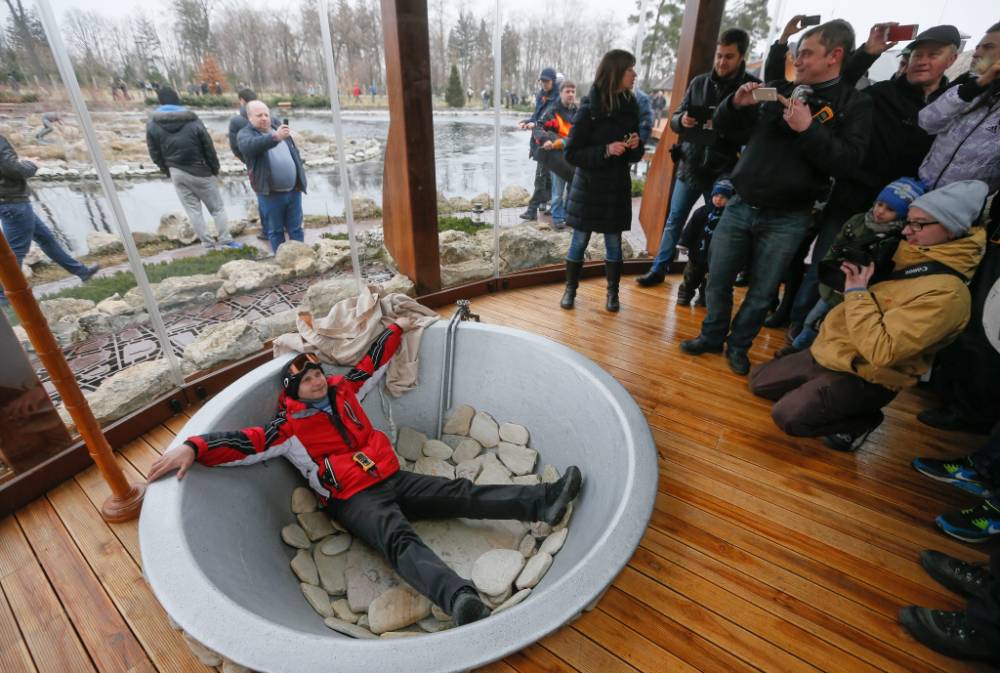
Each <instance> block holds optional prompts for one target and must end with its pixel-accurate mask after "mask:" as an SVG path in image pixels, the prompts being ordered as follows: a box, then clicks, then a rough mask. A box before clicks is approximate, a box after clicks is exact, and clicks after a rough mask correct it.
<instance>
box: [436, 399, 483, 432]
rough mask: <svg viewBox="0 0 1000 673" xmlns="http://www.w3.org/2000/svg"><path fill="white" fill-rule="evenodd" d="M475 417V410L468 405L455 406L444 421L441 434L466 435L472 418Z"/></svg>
mask: <svg viewBox="0 0 1000 673" xmlns="http://www.w3.org/2000/svg"><path fill="white" fill-rule="evenodd" d="M475 415H476V410H475V409H473V408H472V407H470V406H469V405H468V404H462V405H460V406H457V407H455V408H454V409H452V411H451V415H450V416H448V420H446V421H445V423H444V429H443V430H442V431H441V432H443V433H446V434H449V435H468V434H469V428H470V426H471V425H472V417H473V416H475Z"/></svg>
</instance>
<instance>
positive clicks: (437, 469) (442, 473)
mask: <svg viewBox="0 0 1000 673" xmlns="http://www.w3.org/2000/svg"><path fill="white" fill-rule="evenodd" d="M413 472H414V474H426V475H429V476H431V477H445V478H446V479H454V478H455V466H454V465H452V464H451V463H447V462H445V461H443V460H441V459H440V458H428V457H427V456H422V457H420V458H419V459H418V460H417V464H416V465H414V466H413Z"/></svg>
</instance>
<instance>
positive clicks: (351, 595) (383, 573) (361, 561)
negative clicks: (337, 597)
mask: <svg viewBox="0 0 1000 673" xmlns="http://www.w3.org/2000/svg"><path fill="white" fill-rule="evenodd" d="M333 558H335V559H346V560H347V566H346V570H345V575H346V578H347V600H348V602H350V604H351V610H353V611H354V612H368V606H369V605H371V602H372V601H373V600H375V599H376V598H377V597H378V596H380V595H382V594H383V593H384V592H385V591H386V590H387V589H390V588H392V587H396V586H399V585H400V584H402V583H403V580H401V579H400V578H399V575H397V574H396V573H395V571H393V569H392V568H390V567H389V563H388V562H387V561H386V560H385V559H384V558H383V557H382V555H381V554H378V553H377V552H375V551H373V550H372V549H371V548H370V547H369V546H368V545H366V544H364V543H362V542H361V541H360V540H359V541H356V542H355V543H354V544H352V545H351V549H350V550H349V551H348V552H347V554H346V555H344V554H340V555H339V556H334V557H333ZM322 579H323V569H322V568H320V580H322Z"/></svg>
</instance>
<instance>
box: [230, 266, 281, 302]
mask: <svg viewBox="0 0 1000 673" xmlns="http://www.w3.org/2000/svg"><path fill="white" fill-rule="evenodd" d="M291 276H292V272H291V271H290V270H289V269H284V268H282V267H281V266H279V265H277V264H274V263H273V262H254V261H252V260H249V259H237V260H233V261H232V262H226V263H225V264H223V265H222V266H221V267H219V278H221V279H222V280H223V281H224V282H223V283H222V287H220V288H219V290H218V292H217V293H216V297H218V298H219V299H225V298H226V297H231V296H233V295H237V294H244V293H246V292H250V291H251V290H258V289H260V288H262V287H273V286H275V285H277V284H278V283H283V282H284V281H286V280H288V279H289V278H290V277H291Z"/></svg>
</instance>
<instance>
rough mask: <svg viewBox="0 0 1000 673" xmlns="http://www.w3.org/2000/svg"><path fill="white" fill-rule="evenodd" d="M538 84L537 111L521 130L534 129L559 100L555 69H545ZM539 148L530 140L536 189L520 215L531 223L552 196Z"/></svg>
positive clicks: (546, 170)
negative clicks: (550, 107) (539, 157)
mask: <svg viewBox="0 0 1000 673" xmlns="http://www.w3.org/2000/svg"><path fill="white" fill-rule="evenodd" d="M538 83H539V85H540V86H541V88H540V89H539V90H538V93H536V94H535V111H534V112H533V113H532V114H531V117H529V118H528V119H526V120H524V121H520V122H518V124H517V127H518V128H520V129H527V130H532V129H534V128H535V124H537V123H538V120H539V119H541V117H542V115H543V114H545V112H546V110H548V108H549V105H551V104H552V103H553V102H554V101H556V100H558V99H559V89H558V88H557V87H556V70H555V68H543V69H542V72H541V73H540V74H539V75H538ZM537 147H538V146H537V145H536V144H535V139H534V137H532V138H529V139H528V156H529V157H531V159H532V160H534V161H536V162H537V163H536V164H535V189H534V192H532V194H531V199H530V200H529V201H528V208H527V209H526V210H525V211H524V212H523V213H521V215H520V218H521V219H522V220H528V221H529V222H530V221H533V220H537V219H538V208H539V207H540V206H542V205H543V204H545V203H548V201H549V198H550V197H551V195H552V183H551V181H550V180H549V169H548V168H546V167H545V165H544V162H542V161H538V154H537Z"/></svg>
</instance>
